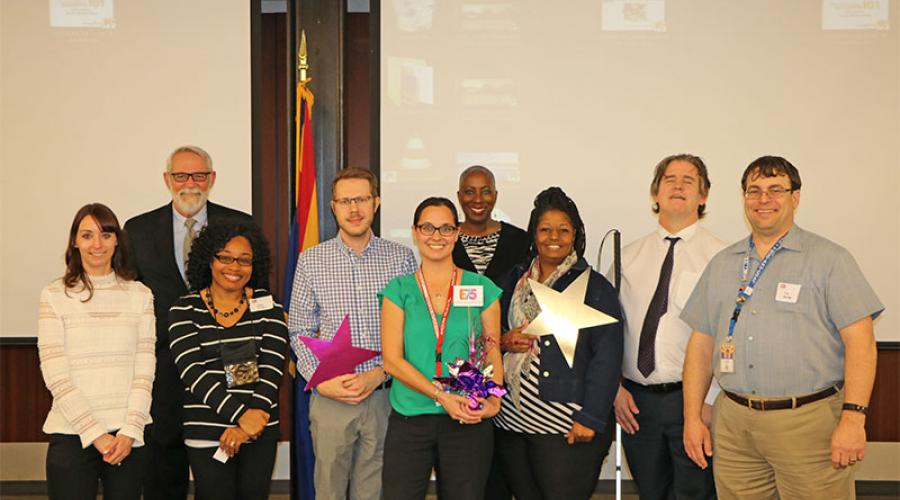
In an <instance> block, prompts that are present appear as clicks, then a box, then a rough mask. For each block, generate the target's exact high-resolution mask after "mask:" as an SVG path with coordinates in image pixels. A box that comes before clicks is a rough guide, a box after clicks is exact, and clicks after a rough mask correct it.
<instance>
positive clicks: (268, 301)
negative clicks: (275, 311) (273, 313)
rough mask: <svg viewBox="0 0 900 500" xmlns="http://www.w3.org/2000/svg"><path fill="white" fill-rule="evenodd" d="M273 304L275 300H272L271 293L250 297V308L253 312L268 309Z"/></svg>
mask: <svg viewBox="0 0 900 500" xmlns="http://www.w3.org/2000/svg"><path fill="white" fill-rule="evenodd" d="M274 306H275V302H273V301H272V296H271V295H266V296H265V297H253V298H252V299H250V310H251V311H253V312H256V311H268V310H269V309H271V308H272V307H274Z"/></svg>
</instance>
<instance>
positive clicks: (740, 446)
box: [713, 391, 856, 500]
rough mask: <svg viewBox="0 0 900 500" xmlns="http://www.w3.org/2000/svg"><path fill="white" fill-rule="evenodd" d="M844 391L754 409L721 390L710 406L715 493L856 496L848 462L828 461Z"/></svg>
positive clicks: (749, 498)
mask: <svg viewBox="0 0 900 500" xmlns="http://www.w3.org/2000/svg"><path fill="white" fill-rule="evenodd" d="M843 401H844V392H843V391H839V392H838V393H837V394H834V395H832V396H831V397H827V398H825V399H822V400H820V401H816V402H814V403H810V404H808V405H805V406H802V407H800V408H797V409H794V410H774V411H771V410H770V411H758V410H752V409H750V408H747V407H745V406H741V405H739V404H737V403H735V402H734V401H732V400H730V399H728V397H727V396H725V394H724V393H721V394H719V397H718V399H716V405H715V411H714V412H713V458H714V460H715V467H713V474H714V475H715V479H716V491H717V493H718V495H719V498H720V499H725V500H728V499H741V500H757V499H759V500H764V499H778V498H781V499H782V500H794V499H827V500H836V499H855V498H856V493H855V485H854V482H853V467H848V468H846V469H844V470H834V469H833V468H832V467H831V434H832V432H834V428H835V426H836V425H837V422H838V419H839V418H840V415H841V403H843Z"/></svg>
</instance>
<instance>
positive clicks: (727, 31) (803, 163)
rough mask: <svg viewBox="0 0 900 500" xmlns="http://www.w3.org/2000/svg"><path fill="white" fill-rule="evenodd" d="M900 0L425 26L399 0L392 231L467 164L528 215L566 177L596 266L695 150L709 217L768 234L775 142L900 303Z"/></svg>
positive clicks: (701, 7) (487, 8) (449, 16)
mask: <svg viewBox="0 0 900 500" xmlns="http://www.w3.org/2000/svg"><path fill="white" fill-rule="evenodd" d="M891 3H893V4H894V6H895V7H896V0H895V1H894V2H891V1H889V0H846V1H844V0H822V1H817V2H783V1H780V0H761V1H755V2H721V1H718V0H696V1H691V2H665V0H572V1H568V2H557V3H553V2H512V1H508V0H506V1H501V0H479V1H467V2H461V3H454V2H434V3H433V4H428V5H427V8H426V9H425V11H427V15H426V14H425V13H424V12H418V11H416V14H415V16H419V17H421V18H422V19H425V18H427V20H428V21H427V23H426V22H424V21H421V22H418V23H415V25H416V26H417V28H415V29H410V27H411V26H412V25H413V24H414V23H412V22H411V21H408V22H406V23H405V24H404V23H400V21H399V20H400V19H401V18H410V19H411V18H412V17H414V16H413V13H412V12H413V10H409V9H407V7H408V4H407V3H406V2H399V1H398V2H391V3H387V4H383V7H382V8H383V10H382V13H381V15H382V19H383V20H384V22H383V23H382V30H381V89H382V96H381V102H380V106H381V113H380V117H381V127H380V141H381V145H380V152H381V159H380V164H381V171H382V175H383V181H384V185H383V193H382V202H383V204H382V212H381V230H382V234H383V235H385V236H387V237H390V238H396V239H399V240H402V241H405V242H408V241H409V226H410V218H411V215H412V211H413V209H414V208H415V206H416V204H417V203H418V202H419V201H421V200H422V199H423V198H425V197H426V196H433V195H440V196H446V197H448V198H450V199H453V200H455V199H456V190H457V181H458V179H457V176H458V174H459V172H460V171H461V170H462V169H464V168H466V167H467V166H469V165H484V166H486V167H488V168H490V169H491V170H492V171H493V172H494V174H495V176H496V177H497V189H498V191H499V197H498V203H497V205H496V208H497V210H498V213H497V214H495V216H496V218H501V219H506V220H508V221H510V222H512V223H513V224H515V225H517V226H519V227H525V226H527V223H528V214H529V212H530V210H531V207H532V203H533V201H534V197H535V195H536V194H537V193H539V192H540V191H541V190H543V189H545V188H547V187H549V186H559V187H561V188H562V189H564V190H565V191H566V193H567V194H568V195H569V196H571V197H572V199H574V200H575V202H576V203H577V204H578V207H579V209H580V211H581V215H582V217H583V218H584V221H585V224H586V230H587V251H586V255H585V256H586V258H587V260H588V261H589V262H590V263H591V264H592V265H596V264H597V262H596V261H597V252H598V249H599V246H600V239H601V238H602V236H603V234H605V233H606V232H607V231H608V230H609V229H611V228H618V229H620V230H621V231H622V241H623V243H625V244H627V243H629V242H631V241H633V240H636V239H637V238H639V237H641V236H643V235H645V234H647V233H649V232H651V231H653V230H654V229H655V228H656V224H657V219H656V216H655V214H654V213H653V212H652V210H651V206H652V200H651V197H650V181H651V177H652V172H653V168H654V166H655V165H656V163H657V162H659V161H660V160H661V159H662V158H664V157H666V156H668V155H671V154H676V153H693V154H696V155H699V156H700V157H702V158H703V160H704V161H705V162H706V164H707V165H708V166H709V169H710V172H709V175H710V178H711V181H712V189H711V191H710V195H709V202H708V204H707V205H708V206H707V214H708V215H707V216H706V217H705V218H704V219H703V221H702V224H703V225H704V226H706V227H707V228H708V229H710V230H711V231H713V232H715V233H716V234H718V235H719V236H721V237H722V238H723V239H725V240H729V241H736V240H738V239H739V238H743V237H745V236H746V235H747V234H748V232H749V228H748V226H747V224H746V222H745V219H744V212H743V197H742V195H741V189H740V177H741V173H742V172H743V170H744V168H745V167H746V166H747V165H748V164H749V163H750V162H751V161H752V160H753V159H755V158H757V157H759V156H762V155H765V154H774V155H780V156H784V157H786V158H788V159H789V160H790V161H791V162H793V163H794V164H795V165H797V167H798V168H799V169H800V172H801V176H802V178H803V195H802V203H801V205H800V207H799V210H798V212H797V213H798V215H797V223H798V225H800V226H801V227H803V228H804V229H808V230H810V231H814V232H817V233H819V234H822V235H823V236H825V237H827V238H829V239H832V240H834V241H836V242H838V243H839V244H841V245H844V246H846V247H847V248H848V249H849V250H850V252H851V253H852V254H853V255H854V257H855V258H856V259H857V260H858V262H859V263H860V265H861V267H862V268H863V271H864V272H865V273H866V276H867V277H868V278H869V279H870V280H871V283H872V285H873V286H874V288H875V289H876V292H877V293H878V295H879V297H881V298H882V300H883V301H884V302H885V305H887V307H888V309H889V310H890V309H891V308H892V307H894V308H900V288H898V287H897V283H900V260H898V259H897V255H900V212H898V211H897V210H896V209H895V207H894V202H893V199H894V198H895V195H896V192H898V191H900V170H898V169H897V165H898V164H900V146H898V142H897V137H900V36H898V32H897V30H895V29H891V28H890V27H891V26H896V25H897V12H896V10H897V9H896V8H895V9H890V8H889V4H891ZM401 7H403V9H405V10H403V9H401ZM419 17H416V19H418V18H419ZM857 28H860V29H857ZM875 221H877V222H875ZM873 239H877V243H876V242H874V241H873ZM607 249H608V247H607ZM609 257H610V255H609V251H608V250H607V252H606V255H605V256H604V262H602V263H601V264H600V266H599V269H601V270H604V271H605V270H606V269H608V266H609V264H608V258H609ZM898 317H900V316H896V315H894V316H892V315H885V316H884V318H882V319H881V320H879V322H878V324H877V325H876V334H877V335H878V337H879V339H882V340H883V339H885V338H887V337H889V338H891V339H894V340H900V321H898V319H897V318H898Z"/></svg>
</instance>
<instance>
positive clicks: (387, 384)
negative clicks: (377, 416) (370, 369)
mask: <svg viewBox="0 0 900 500" xmlns="http://www.w3.org/2000/svg"><path fill="white" fill-rule="evenodd" d="M393 383H394V379H392V378H389V379H387V380H385V381H384V382H382V383H380V384H378V387H376V388H375V390H376V391H380V390H381V389H390V388H391V384H393Z"/></svg>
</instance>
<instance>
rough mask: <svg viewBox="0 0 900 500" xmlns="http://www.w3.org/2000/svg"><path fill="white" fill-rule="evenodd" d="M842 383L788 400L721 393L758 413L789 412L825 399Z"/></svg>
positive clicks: (835, 391) (834, 392)
mask: <svg viewBox="0 0 900 500" xmlns="http://www.w3.org/2000/svg"><path fill="white" fill-rule="evenodd" d="M841 386H843V383H840V384H837V385H835V386H832V387H829V388H828V389H823V390H821V391H819V392H816V393H813V394H809V395H806V396H800V397H799V398H789V399H766V400H762V399H747V398H745V397H743V396H738V395H737V394H734V393H733V392H728V391H722V392H724V393H725V395H726V396H728V399H730V400H732V401H734V402H735V403H737V404H739V405H741V406H746V407H747V408H751V409H753V410H760V411H769V410H790V409H794V408H800V407H801V406H803V405H808V404H809V403H813V402H815V401H819V400H821V399H825V398H827V397H828V396H831V395H832V394H836V393H837V391H838V390H840V388H841Z"/></svg>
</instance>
